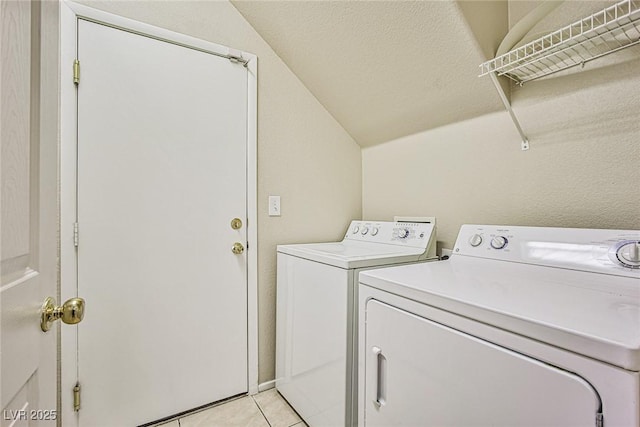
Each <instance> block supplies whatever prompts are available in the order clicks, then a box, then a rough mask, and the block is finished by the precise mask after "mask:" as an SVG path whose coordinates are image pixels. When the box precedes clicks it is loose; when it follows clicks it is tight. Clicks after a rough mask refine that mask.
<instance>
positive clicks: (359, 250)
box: [277, 240, 424, 269]
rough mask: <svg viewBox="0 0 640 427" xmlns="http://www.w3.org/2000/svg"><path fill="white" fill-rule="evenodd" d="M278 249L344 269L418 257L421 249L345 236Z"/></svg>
mask: <svg viewBox="0 0 640 427" xmlns="http://www.w3.org/2000/svg"><path fill="white" fill-rule="evenodd" d="M277 249H278V252H279V253H283V254H288V255H292V256H296V257H299V258H304V259H308V260H310V261H315V262H321V263H323V264H329V265H333V266H335V267H340V268H344V269H351V268H361V267H370V266H375V265H386V264H391V263H396V262H410V261H417V260H418V259H419V258H420V256H421V255H423V254H424V249H420V248H414V247H403V246H396V245H387V244H384V243H371V242H360V241H353V240H344V241H342V242H332V243H308V244H298V245H278V248H277Z"/></svg>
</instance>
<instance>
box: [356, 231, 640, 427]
mask: <svg viewBox="0 0 640 427" xmlns="http://www.w3.org/2000/svg"><path fill="white" fill-rule="evenodd" d="M359 330H360V337H359V372H360V373H359V387H360V392H359V405H358V406H359V414H358V421H359V425H360V426H399V425H403V426H421V425H424V426H432V425H433V426H451V427H456V426H458V427H459V426H465V427H466V426H479V425H492V426H509V427H520V426H536V427H538V426H563V427H566V426H590V425H591V426H602V425H604V426H606V427H613V426H627V427H632V426H635V427H637V426H639V425H640V379H639V371H640V231H624V230H587V229H558V228H533V227H511V226H504V227H501V226H479V225H465V226H463V227H462V228H461V230H460V233H459V235H458V239H457V242H456V245H455V248H454V252H453V255H452V256H451V258H450V259H449V260H448V261H442V262H438V263H428V264H416V265H410V266H403V267H392V268H385V269H379V270H374V271H367V272H363V273H362V274H361V275H360V285H359Z"/></svg>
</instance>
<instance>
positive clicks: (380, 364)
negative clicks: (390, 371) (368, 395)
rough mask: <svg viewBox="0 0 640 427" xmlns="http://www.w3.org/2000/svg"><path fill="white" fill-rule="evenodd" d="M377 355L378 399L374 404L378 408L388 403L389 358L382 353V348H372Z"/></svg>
mask: <svg viewBox="0 0 640 427" xmlns="http://www.w3.org/2000/svg"><path fill="white" fill-rule="evenodd" d="M371 350H372V351H373V354H374V355H375V357H376V399H375V400H374V401H373V404H374V405H376V406H377V407H378V408H380V407H382V406H384V405H386V403H387V358H386V357H384V355H383V354H382V349H381V348H379V347H373V348H372V349H371Z"/></svg>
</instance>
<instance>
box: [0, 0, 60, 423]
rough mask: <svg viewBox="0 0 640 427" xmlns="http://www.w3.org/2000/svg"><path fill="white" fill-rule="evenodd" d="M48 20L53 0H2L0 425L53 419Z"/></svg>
mask: <svg viewBox="0 0 640 427" xmlns="http://www.w3.org/2000/svg"><path fill="white" fill-rule="evenodd" d="M41 13H42V14H41ZM51 25H54V26H55V25H57V4H56V3H55V2H43V3H42V4H40V3H36V2H33V3H32V2H21V1H2V2H1V3H0V29H1V31H2V37H1V39H0V40H1V42H0V46H1V48H2V65H1V66H2V72H1V76H2V78H1V83H0V93H1V94H2V96H1V99H2V105H1V107H0V132H1V141H2V154H1V156H0V158H1V166H0V171H1V178H2V179H1V180H0V181H1V191H0V193H1V211H2V212H1V215H0V218H1V224H0V228H1V233H0V234H1V235H2V241H1V255H2V265H1V271H2V278H1V285H0V286H1V287H0V300H1V306H2V307H1V309H0V310H1V313H2V319H1V321H0V325H1V328H0V336H1V337H2V344H1V350H2V352H1V358H2V362H1V365H2V368H1V373H0V377H1V378H2V381H1V382H2V384H1V388H0V390H1V392H2V393H1V407H0V409H1V410H2V414H1V417H0V425H2V426H26V425H35V424H37V425H55V419H56V418H57V413H56V410H57V409H56V337H57V334H58V329H57V325H53V326H52V329H51V330H49V332H46V333H45V332H43V331H42V330H41V328H40V307H41V305H42V303H43V301H44V300H45V298H46V297H48V296H51V297H55V296H56V286H57V272H58V267H57V243H56V233H57V205H56V203H57V160H58V158H57V138H56V134H57V95H56V94H57V84H56V83H55V81H56V78H57V76H56V71H55V70H56V68H57V51H56V50H57V47H56V45H55V37H53V40H54V44H53V45H52V44H51V43H50V42H51V40H47V39H46V38H43V39H42V40H40V39H39V37H38V35H39V34H40V31H39V30H40V28H42V34H43V36H51V34H50V33H49V31H50V30H52V27H51ZM53 29H54V30H55V27H54V28H53ZM51 47H53V50H50V48H51ZM41 75H42V78H41V77H40V76H41ZM49 77H52V78H53V80H49ZM41 81H42V84H41ZM67 327H70V326H67Z"/></svg>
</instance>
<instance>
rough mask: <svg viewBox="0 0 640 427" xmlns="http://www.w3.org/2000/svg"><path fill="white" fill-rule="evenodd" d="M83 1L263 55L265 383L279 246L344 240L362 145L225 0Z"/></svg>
mask: <svg viewBox="0 0 640 427" xmlns="http://www.w3.org/2000/svg"><path fill="white" fill-rule="evenodd" d="M83 3H85V4H88V5H90V6H92V7H95V8H99V9H103V10H106V11H108V12H112V13H115V14H118V15H121V16H125V17H128V18H132V19H136V20H138V21H142V22H146V23H149V24H152V25H156V26H159V27H163V28H168V29H170V30H173V31H177V32H180V33H184V34H188V35H191V36H195V37H198V38H201V39H204V40H209V41H212V42H215V43H218V44H222V45H226V46H229V47H233V48H235V49H239V50H244V51H247V52H251V53H254V54H256V55H258V208H259V213H258V288H259V295H258V305H259V308H258V310H259V315H258V317H259V323H260V324H259V344H258V345H259V381H260V382H265V381H268V380H271V379H273V378H274V377H275V372H274V371H275V362H274V360H275V298H276V291H275V274H276V256H275V255H276V252H275V250H276V245H277V244H282V243H297V242H311V241H325V240H326V241H329V240H339V239H340V238H341V237H342V234H343V233H344V231H345V227H346V225H347V224H348V222H349V220H351V219H353V218H359V217H360V216H361V176H362V174H361V169H360V165H361V157H360V147H359V146H358V145H356V143H355V142H354V141H353V139H352V138H351V137H350V136H349V135H348V134H347V133H346V132H345V131H344V129H343V128H342V127H341V126H340V125H339V124H338V123H337V122H336V121H335V120H334V118H333V117H332V116H331V115H330V114H329V113H328V112H327V111H326V110H325V109H324V108H323V107H322V106H321V105H320V103H318V101H317V100H316V99H315V98H314V97H313V95H311V93H310V92H309V91H308V90H307V89H306V88H305V87H304V86H303V85H302V83H301V82H300V81H299V80H298V78H297V77H296V76H295V75H294V74H293V73H292V72H291V71H290V70H289V68H287V66H286V65H285V64H284V63H283V62H282V61H281V60H280V58H279V57H278V56H277V55H276V54H275V52H273V50H272V49H271V48H270V47H269V46H268V45H267V44H266V43H265V42H264V40H262V38H261V37H260V36H259V35H258V34H257V33H256V32H255V31H254V29H253V28H252V27H251V26H250V25H249V24H248V23H247V22H246V21H245V20H244V18H243V17H242V16H241V15H240V13H239V12H238V11H237V10H236V9H235V8H234V7H233V6H232V5H231V4H230V3H228V2H227V1H128V2H125V1H122V2H109V1H100V2H95V1H86V0H85V1H83ZM269 194H277V195H280V196H281V197H282V206H281V209H282V216H281V217H269V216H267V196H268V195H269Z"/></svg>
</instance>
